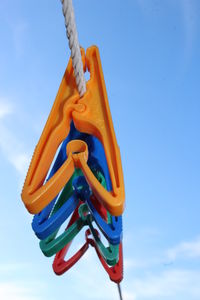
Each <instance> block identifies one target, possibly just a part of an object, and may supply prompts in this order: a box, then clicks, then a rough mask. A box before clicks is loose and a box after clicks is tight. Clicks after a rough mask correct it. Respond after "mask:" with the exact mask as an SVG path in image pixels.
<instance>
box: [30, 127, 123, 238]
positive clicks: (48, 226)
mask: <svg viewBox="0 0 200 300" xmlns="http://www.w3.org/2000/svg"><path fill="white" fill-rule="evenodd" d="M74 139H81V140H84V141H85V142H86V143H87V145H88V150H89V151H88V152H89V157H88V165H89V166H90V168H91V170H92V172H93V174H94V175H95V176H96V177H97V178H98V180H101V179H102V180H104V179H103V176H101V174H102V173H103V175H104V176H105V181H106V188H107V190H108V191H110V190H112V185H111V180H110V175H109V170H108V166H107V162H106V157H105V153H104V149H103V146H102V144H101V142H100V141H99V140H98V139H97V138H95V137H93V136H91V135H88V134H83V133H80V132H79V131H77V130H76V128H75V127H74V124H73V122H72V123H71V127H70V133H69V135H68V137H67V138H66V140H65V141H64V142H63V143H62V146H61V148H60V151H59V153H58V155H57V158H56V160H55V163H54V165H53V167H52V170H51V172H50V175H49V177H48V180H49V179H50V178H51V177H52V176H53V175H54V174H55V172H56V171H57V170H58V168H59V167H60V166H61V165H62V164H63V163H64V161H65V160H66V159H67V155H66V151H65V149H66V145H67V143H68V142H69V140H74ZM97 173H98V175H97ZM78 175H80V176H81V175H83V173H82V172H81V171H80V169H76V171H75V173H74V174H73V176H72V177H71V179H70V180H69V182H68V183H67V184H66V186H65V187H64V189H63V191H62V192H61V195H60V196H59V197H60V199H59V201H58V203H60V204H59V207H58V203H56V207H58V211H56V213H55V214H54V215H52V214H51V211H52V209H53V207H54V205H55V202H56V201H57V199H58V198H57V197H56V198H55V199H54V200H53V201H52V202H51V203H50V204H49V205H48V206H47V207H46V208H44V210H43V211H42V212H41V213H39V214H37V215H35V216H34V218H33V222H32V228H33V230H34V232H35V234H36V235H37V237H38V238H40V239H45V238H47V237H48V236H49V235H50V234H51V233H53V232H54V231H55V230H56V229H57V228H59V227H60V226H61V225H62V223H63V222H64V221H65V220H66V219H67V218H68V216H69V214H70V213H71V212H72V210H74V208H75V207H76V206H77V205H78V199H77V198H76V197H74V196H73V188H72V182H73V181H74V178H77V177H78ZM82 178H83V177H82ZM74 182H75V181H74ZM84 184H86V182H85V181H84ZM86 185H87V184H86ZM70 197H71V198H70ZM68 198H70V199H69V201H66V200H67V199H68ZM64 200H65V201H66V203H65V204H64V206H63V207H62V205H63V203H64ZM87 201H88V206H89V208H90V210H91V212H92V214H93V217H94V221H95V222H96V223H97V225H98V226H99V228H100V229H101V231H102V232H103V234H104V235H105V237H106V238H107V239H108V240H109V241H110V243H112V244H119V243H120V240H121V236H122V217H121V216H120V217H113V216H112V222H111V224H107V222H106V221H105V220H104V219H103V218H102V214H100V213H98V211H100V210H101V209H102V206H101V205H99V206H98V210H97V209H96V208H95V203H97V200H96V199H95V197H93V201H91V200H90V197H88V199H87ZM92 202H93V203H92ZM71 204H72V206H71ZM61 207H62V208H61Z"/></svg>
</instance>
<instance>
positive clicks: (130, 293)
mask: <svg viewBox="0 0 200 300" xmlns="http://www.w3.org/2000/svg"><path fill="white" fill-rule="evenodd" d="M73 2H74V8H75V14H76V20H77V27H78V33H79V40H80V43H81V45H82V46H83V47H84V48H87V47H89V46H90V45H93V44H96V45H97V46H98V47H99V50H100V55H101V60H102V65H103V70H104V76H105V81H106V85H107V92H108V97H109V102H110V107H111V112H112V116H113V122H114V126H115V130H116V135H117V139H118V143H119V145H120V149H121V156H122V162H123V170H124V178H125V187H126V210H125V213H124V218H123V220H124V226H123V228H124V264H125V267H124V281H123V282H122V291H123V296H124V299H125V300H188V299H190V300H197V299H198V300H199V299H200V285H199V282H200V230H199V210H200V201H199V200H200V184H199V183H200V171H199V170H200V156H199V153H200V134H199V132H200V121H199V114H200V84H199V78H200V59H199V53H200V40H199V35H200V2H199V1H198V0H196V1H195V0H163V1H158V0H132V1H130V0H126V1H117V0H116V1H114V0H109V1H106V0H102V1H97V0H96V1H92V0H90V1H89V0H85V1H81V0H74V1H73ZM0 40H1V46H0V169H1V174H0V182H1V185H0V186H1V189H0V197H1V204H2V205H1V212H0V229H1V248H0V254H1V255H0V298H1V299H4V300H19V299H20V300H25V299H28V300H41V299H42V300H47V299H48V300H53V299H57V298H58V297H59V298H61V297H63V299H74V300H76V299H80V298H81V299H82V300H86V299H105V300H112V299H117V297H118V296H117V288H116V286H115V284H113V283H111V282H110V281H109V279H108V277H107V275H106V274H105V272H104V270H103V269H102V268H101V265H100V264H99V262H98V259H97V257H96V255H95V253H94V251H93V249H90V251H89V252H88V253H87V255H86V256H85V257H84V258H83V259H82V260H81V261H80V262H79V263H78V264H77V265H76V266H75V267H74V268H73V269H72V270H71V271H69V272H68V273H66V274H65V275H63V276H62V277H57V276H56V275H54V273H53V271H52V268H51V263H52V259H47V258H45V257H44V256H43V255H42V254H41V252H40V249H39V246H38V240H37V238H36V237H35V236H34V234H33V232H32V229H31V225H30V224H31V220H32V216H31V215H29V214H28V213H27V211H26V210H25V208H24V206H23V204H22V201H21V199H20V192H21V188H22V184H23V180H24V177H25V174H26V171H27V168H28V164H29V161H30V158H31V155H32V152H33V150H34V147H35V145H36V143H37V141H38V139H39V136H40V134H41V131H42V128H43V126H44V124H45V121H46V119H47V117H48V114H49V111H50V108H51V106H52V104H53V101H54V99H55V95H56V93H57V90H58V87H59V83H60V81H61V79H62V76H63V73H64V70H65V68H66V65H67V62H68V59H69V55H70V52H69V48H68V44H67V39H66V35H65V27H64V19H63V16H62V10H61V4H60V1H58V0H57V1H47V0H43V1H24V0H15V1H14V0H11V1H6V0H1V1H0ZM82 238H83V234H82V233H81V234H80V237H79V238H78V239H77V241H76V242H75V244H74V249H75V248H76V247H77V246H78V245H79V244H80V243H81V241H82V240H81V239H82Z"/></svg>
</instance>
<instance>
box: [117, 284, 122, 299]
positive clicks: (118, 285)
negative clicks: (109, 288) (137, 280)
mask: <svg viewBox="0 0 200 300" xmlns="http://www.w3.org/2000/svg"><path fill="white" fill-rule="evenodd" d="M117 287H118V292H119V298H120V300H123V298H122V291H121V286H120V283H117Z"/></svg>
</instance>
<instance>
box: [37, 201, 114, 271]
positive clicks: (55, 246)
mask: <svg viewBox="0 0 200 300" xmlns="http://www.w3.org/2000/svg"><path fill="white" fill-rule="evenodd" d="M78 213H79V218H78V219H77V220H76V221H75V222H74V223H73V224H72V225H71V226H70V227H68V228H67V230H66V231H65V232H63V233H62V234H61V235H60V236H59V237H56V235H57V232H58V230H57V231H56V232H54V233H53V234H52V235H50V236H49V237H48V238H47V239H45V240H42V241H40V249H41V250H42V252H43V254H44V255H45V256H48V257H49V256H52V255H54V254H56V253H57V252H58V251H60V250H61V249H62V248H63V247H64V246H65V245H66V244H68V243H69V242H71V241H72V240H73V238H74V237H75V236H76V235H77V234H78V233H79V232H80V230H81V229H82V228H83V227H84V226H89V227H90V230H91V232H92V235H93V237H94V240H95V244H96V245H97V247H98V249H99V252H100V253H101V255H102V256H103V257H104V259H105V260H106V262H107V263H108V264H109V265H111V266H112V265H115V264H116V263H117V262H118V259H119V245H112V244H109V246H108V247H106V246H104V244H103V242H102V241H101V239H100V238H99V237H98V235H97V234H96V231H95V229H94V227H93V226H92V216H91V215H90V214H89V211H88V207H87V204H81V205H80V206H79V208H78Z"/></svg>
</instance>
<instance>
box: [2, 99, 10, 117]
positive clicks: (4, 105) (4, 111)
mask: <svg viewBox="0 0 200 300" xmlns="http://www.w3.org/2000/svg"><path fill="white" fill-rule="evenodd" d="M12 113H13V106H12V105H11V104H10V103H8V102H7V101H6V100H5V99H2V98H0V120H2V119H3V118H5V117H6V116H8V115H10V114H12Z"/></svg>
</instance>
